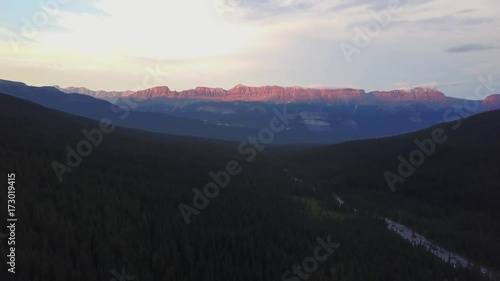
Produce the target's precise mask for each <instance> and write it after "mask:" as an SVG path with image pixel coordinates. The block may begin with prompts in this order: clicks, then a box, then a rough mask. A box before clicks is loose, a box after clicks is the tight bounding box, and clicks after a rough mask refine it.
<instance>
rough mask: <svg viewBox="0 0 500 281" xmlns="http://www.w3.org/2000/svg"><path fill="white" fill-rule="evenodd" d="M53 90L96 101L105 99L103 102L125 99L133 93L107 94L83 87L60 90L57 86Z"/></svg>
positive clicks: (117, 92) (116, 92) (115, 92)
mask: <svg viewBox="0 0 500 281" xmlns="http://www.w3.org/2000/svg"><path fill="white" fill-rule="evenodd" d="M54 88H56V89H58V90H59V91H61V92H64V93H68V94H81V95H87V96H91V97H95V98H98V99H105V100H110V99H118V98H122V97H126V96H128V95H130V94H133V93H134V92H133V91H123V92H119V91H112V92H107V91H92V90H90V89H87V88H83V87H68V88H61V87H59V86H54Z"/></svg>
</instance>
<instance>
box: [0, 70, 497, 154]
mask: <svg viewBox="0 0 500 281" xmlns="http://www.w3.org/2000/svg"><path fill="white" fill-rule="evenodd" d="M0 91H2V92H4V93H7V94H11V95H14V96H17V97H21V98H25V99H28V100H31V101H35V102H37V103H40V104H42V105H44V106H47V107H50V108H55V109H58V110H61V111H64V112H67V113H71V114H76V115H81V116H85V117H89V118H92V119H96V120H100V119H102V118H110V117H114V118H115V119H116V124H117V125H119V126H123V127H129V128H136V129H142V130H148V131H153V132H160V133H169V134H177V135H188V136H196V137H207V138H214V139H221V140H244V139H246V138H247V137H248V136H249V135H255V134H257V133H258V132H259V130H261V129H262V128H266V127H267V126H269V120H271V119H272V117H273V112H274V111H275V110H279V111H281V112H286V113H287V114H290V115H291V116H293V117H294V118H293V119H292V121H291V122H290V124H289V125H288V127H287V130H286V131H285V132H283V133H281V134H279V135H276V136H275V138H274V139H273V143H275V144H285V143H338V142H343V141H348V140H355V139H367V138H376V137H384V136H391V135H398V134H403V133H408V132H412V131H416V130H419V129H423V128H426V127H429V126H432V125H435V124H438V123H441V122H444V121H450V120H453V119H456V118H463V117H466V116H469V115H472V114H476V113H479V112H484V111H488V110H492V109H495V108H500V95H491V96H489V97H487V98H486V99H484V100H482V101H469V100H465V99H459V98H453V97H447V96H446V95H445V94H444V93H442V92H440V91H437V90H435V89H430V88H415V89H400V90H392V91H373V92H366V91H365V90H360V89H311V88H302V87H279V86H264V87H249V86H244V85H237V86H235V87H234V88H232V89H229V90H225V89H221V88H208V87H197V88H195V89H191V90H185V91H172V90H170V89H169V88H168V87H166V86H160V87H154V88H150V89H145V90H141V91H136V92H134V91H113V92H106V91H92V90H89V89H86V88H76V87H71V88H61V87H58V86H55V87H32V86H28V85H26V84H24V83H20V82H13V81H6V80H0ZM470 104H474V107H470ZM120 109H123V110H120ZM120 111H122V112H120ZM122 117H126V118H122Z"/></svg>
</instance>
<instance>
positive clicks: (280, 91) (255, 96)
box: [129, 85, 366, 102]
mask: <svg viewBox="0 0 500 281" xmlns="http://www.w3.org/2000/svg"><path fill="white" fill-rule="evenodd" d="M365 96H366V93H365V91H364V90H355V89H336V90H328V89H326V90H323V89H307V88H300V87H279V86H264V87H248V86H243V85H238V86H236V87H234V88H232V89H230V90H224V89H221V88H207V87H197V88H196V89H191V90H185V91H180V92H177V91H170V90H169V89H168V88H167V87H157V88H152V89H148V90H144V91H139V92H136V93H134V94H132V95H130V96H129V97H131V98H137V99H152V98H159V97H165V98H177V99H193V100H196V99H199V100H214V101H262V102H266V101H273V102H321V101H339V100H362V99H363V98H365Z"/></svg>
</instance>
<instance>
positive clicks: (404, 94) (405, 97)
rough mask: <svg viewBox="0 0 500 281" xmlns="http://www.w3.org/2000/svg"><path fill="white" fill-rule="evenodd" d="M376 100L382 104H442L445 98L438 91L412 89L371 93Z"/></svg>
mask: <svg viewBox="0 0 500 281" xmlns="http://www.w3.org/2000/svg"><path fill="white" fill-rule="evenodd" d="M371 94H373V95H374V96H375V97H376V98H377V99H378V100H380V101H384V102H401V101H421V102H444V101H446V99H447V98H446V96H445V95H444V94H443V93H441V92H440V91H437V90H434V89H427V88H414V89H408V90H406V89H405V90H393V91H375V92H371Z"/></svg>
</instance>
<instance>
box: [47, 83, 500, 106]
mask: <svg viewBox="0 0 500 281" xmlns="http://www.w3.org/2000/svg"><path fill="white" fill-rule="evenodd" d="M56 88H57V89H59V90H60V91H62V92H65V93H79V94H85V95H91V96H94V97H98V98H102V99H117V98H129V99H131V98H133V99H138V100H151V99H158V98H166V99H181V100H186V99H187V100H205V101H206V100H210V101H229V102H235V101H256V102H277V103H287V102H338V101H356V102H361V103H401V102H423V103H440V104H441V103H442V104H449V103H451V102H452V100H454V99H455V98H453V97H449V96H446V95H445V94H444V93H443V92H441V91H438V90H436V89H433V88H425V87H415V88H412V89H394V90H388V91H381V90H375V91H371V92H367V91H365V90H364V89H354V88H338V89H333V88H332V89H328V88H325V89H321V88H307V87H298V86H295V87H282V86H276V85H269V86H258V87H255V86H246V85H241V84H240V85H236V86H234V87H233V88H231V89H223V88H213V87H204V86H198V87H195V88H194V89H188V90H181V91H177V90H171V89H170V88H169V87H168V86H157V87H152V88H148V89H144V90H139V91H135V92H134V91H122V92H120V91H109V92H108V91H93V90H89V89H87V88H83V87H68V88H61V87H59V86H56ZM494 102H495V103H496V102H497V101H496V100H495V101H494ZM499 103H500V101H499Z"/></svg>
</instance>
